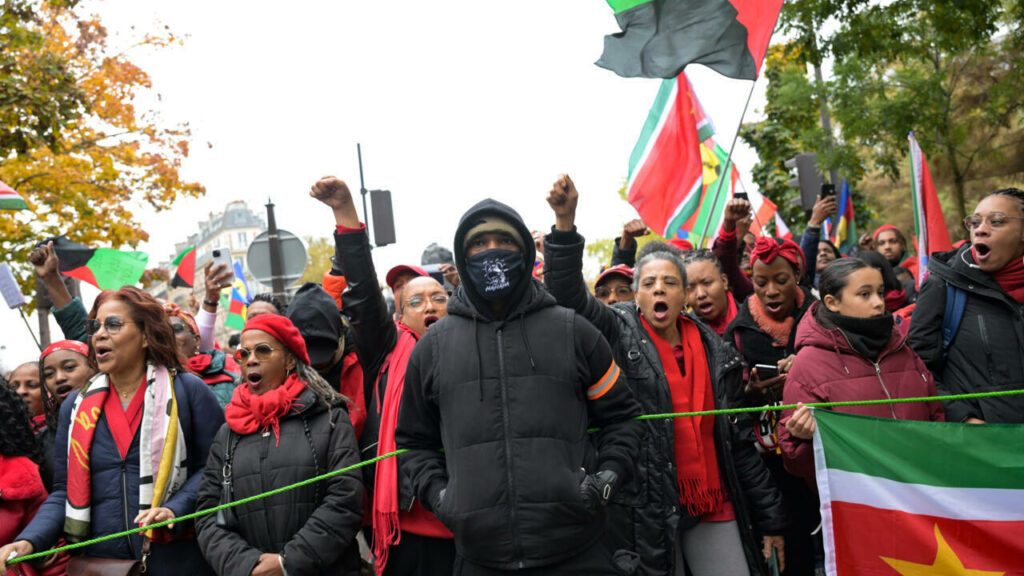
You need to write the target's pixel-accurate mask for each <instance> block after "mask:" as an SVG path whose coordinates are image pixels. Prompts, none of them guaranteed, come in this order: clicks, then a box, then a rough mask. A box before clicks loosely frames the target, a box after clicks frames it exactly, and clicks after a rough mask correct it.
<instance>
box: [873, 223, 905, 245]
mask: <svg viewBox="0 0 1024 576" xmlns="http://www.w3.org/2000/svg"><path fill="white" fill-rule="evenodd" d="M886 230H895V231H896V234H899V235H902V234H903V233H902V232H900V229H899V228H897V227H895V226H893V225H892V224H882V225H881V226H879V227H878V229H877V230H875V233H874V234H872V235H871V239H872V240H875V241H877V240H878V235H879V234H881V233H882V232H885V231H886Z"/></svg>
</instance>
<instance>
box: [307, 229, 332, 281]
mask: <svg viewBox="0 0 1024 576" xmlns="http://www.w3.org/2000/svg"><path fill="white" fill-rule="evenodd" d="M306 246H307V253H308V254H307V256H306V270H305V272H303V273H302V278H301V279H300V280H299V285H300V286H301V285H302V284H305V283H306V282H316V283H317V284H320V283H321V282H323V281H324V273H325V272H327V271H328V270H330V269H331V257H333V256H334V239H333V238H325V237H320V238H314V237H312V236H308V237H306Z"/></svg>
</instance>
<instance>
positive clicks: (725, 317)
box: [707, 292, 737, 336]
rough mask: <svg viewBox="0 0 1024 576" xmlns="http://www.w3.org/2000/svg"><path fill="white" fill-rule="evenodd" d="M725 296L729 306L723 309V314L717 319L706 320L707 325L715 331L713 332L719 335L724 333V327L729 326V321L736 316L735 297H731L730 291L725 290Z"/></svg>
mask: <svg viewBox="0 0 1024 576" xmlns="http://www.w3.org/2000/svg"><path fill="white" fill-rule="evenodd" d="M725 297H726V298H727V299H728V300H729V306H728V307H727V308H726V310H725V314H722V317H721V318H719V319H718V320H708V321H707V323H708V326H710V327H711V329H712V330H714V331H715V334H718V335H719V336H721V335H722V334H725V329H726V328H728V327H729V323H730V322H732V321H733V319H734V318H736V313H737V312H736V299H735V298H733V297H732V292H726V293H725Z"/></svg>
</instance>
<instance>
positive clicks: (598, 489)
mask: <svg viewBox="0 0 1024 576" xmlns="http://www.w3.org/2000/svg"><path fill="white" fill-rule="evenodd" d="M618 480H619V475H618V474H616V473H615V472H612V471H611V470H599V471H598V472H597V473H596V474H587V475H586V476H584V477H583V482H580V496H581V497H582V498H583V502H584V503H586V505H587V508H589V509H591V510H597V509H598V508H603V507H605V506H606V505H607V504H608V501H609V500H611V499H612V496H613V495H614V494H615V488H616V486H615V485H616V484H617V483H618Z"/></svg>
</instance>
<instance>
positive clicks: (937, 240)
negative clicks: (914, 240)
mask: <svg viewBox="0 0 1024 576" xmlns="http://www.w3.org/2000/svg"><path fill="white" fill-rule="evenodd" d="M921 197H922V198H921V200H922V201H923V202H924V214H925V222H926V225H927V226H928V246H927V247H920V249H921V250H924V249H925V248H927V250H928V255H931V254H934V253H935V252H946V251H947V250H952V249H953V243H952V242H950V241H949V229H948V228H946V218H945V217H944V216H943V215H942V204H940V203H939V195H938V193H937V192H936V191H935V183H934V182H933V181H932V173H931V170H929V169H928V161H927V160H925V157H924V152H922V153H921Z"/></svg>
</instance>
